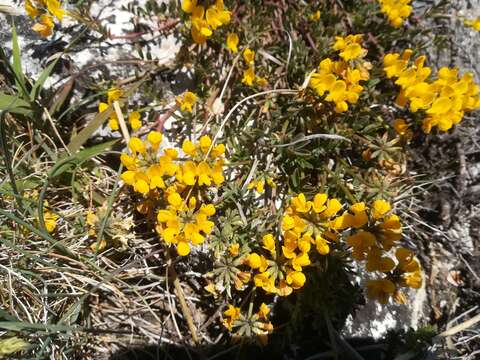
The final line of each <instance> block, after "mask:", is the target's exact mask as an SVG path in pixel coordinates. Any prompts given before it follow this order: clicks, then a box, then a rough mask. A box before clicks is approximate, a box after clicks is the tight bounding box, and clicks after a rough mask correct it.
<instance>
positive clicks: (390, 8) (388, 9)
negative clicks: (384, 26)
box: [378, 0, 412, 28]
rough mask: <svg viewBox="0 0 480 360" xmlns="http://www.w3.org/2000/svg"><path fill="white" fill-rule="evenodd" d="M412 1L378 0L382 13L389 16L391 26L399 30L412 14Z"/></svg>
mask: <svg viewBox="0 0 480 360" xmlns="http://www.w3.org/2000/svg"><path fill="white" fill-rule="evenodd" d="M411 2H412V0H378V3H379V4H380V6H381V8H380V11H381V12H382V13H384V14H385V15H387V16H388V20H389V21H390V24H391V25H392V26H393V27H395V28H399V27H400V26H402V24H403V21H404V20H405V19H406V18H407V17H409V16H410V14H411V13H412V6H411V5H410V3H411Z"/></svg>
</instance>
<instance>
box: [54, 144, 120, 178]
mask: <svg viewBox="0 0 480 360" xmlns="http://www.w3.org/2000/svg"><path fill="white" fill-rule="evenodd" d="M117 141H118V140H111V141H107V142H105V143H103V144H98V145H94V146H92V147H89V148H88V149H83V150H81V151H79V152H78V153H76V154H74V155H71V156H68V157H63V158H61V159H59V160H58V161H57V164H55V166H54V167H53V170H52V172H51V176H52V177H55V176H59V175H61V174H63V173H64V172H66V171H68V170H69V169H71V168H72V166H73V167H76V166H78V165H80V164H81V163H83V162H85V161H86V160H89V159H91V158H93V157H94V156H97V155H99V154H101V153H103V152H104V151H105V150H107V149H108V148H110V147H111V146H112V145H113V144H115V143H116V142H117Z"/></svg>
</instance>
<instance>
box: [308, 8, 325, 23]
mask: <svg viewBox="0 0 480 360" xmlns="http://www.w3.org/2000/svg"><path fill="white" fill-rule="evenodd" d="M321 15H322V14H321V12H320V10H317V11H315V12H314V13H313V14H311V15H310V16H309V17H308V18H309V19H310V20H311V21H318V20H320V16H321Z"/></svg>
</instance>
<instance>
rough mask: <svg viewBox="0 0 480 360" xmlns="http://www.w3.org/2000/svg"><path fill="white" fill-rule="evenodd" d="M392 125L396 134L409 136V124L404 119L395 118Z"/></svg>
mask: <svg viewBox="0 0 480 360" xmlns="http://www.w3.org/2000/svg"><path fill="white" fill-rule="evenodd" d="M393 127H394V129H395V131H396V132H397V134H398V135H400V136H405V137H410V136H411V131H410V130H409V127H410V125H408V124H407V122H406V121H405V120H404V119H395V121H394V122H393Z"/></svg>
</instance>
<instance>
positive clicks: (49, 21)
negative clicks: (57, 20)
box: [32, 14, 55, 37]
mask: <svg viewBox="0 0 480 360" xmlns="http://www.w3.org/2000/svg"><path fill="white" fill-rule="evenodd" d="M39 21H40V22H38V23H36V24H35V25H33V27H32V29H33V31H35V32H37V33H39V34H40V35H41V36H43V37H49V36H50V35H52V29H53V27H54V26H55V24H54V23H53V17H52V16H50V15H49V14H42V15H40V18H39Z"/></svg>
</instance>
